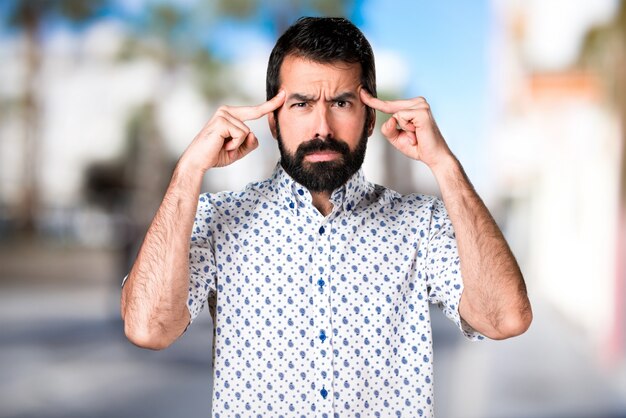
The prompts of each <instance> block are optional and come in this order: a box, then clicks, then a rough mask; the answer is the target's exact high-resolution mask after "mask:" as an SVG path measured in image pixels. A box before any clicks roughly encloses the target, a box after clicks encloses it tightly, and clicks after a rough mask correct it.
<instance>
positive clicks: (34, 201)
mask: <svg viewBox="0 0 626 418" xmlns="http://www.w3.org/2000/svg"><path fill="white" fill-rule="evenodd" d="M106 4H107V1H106V0H90V1H84V0H25V1H16V2H13V3H12V4H11V6H12V7H10V8H9V13H8V16H7V23H8V26H9V27H10V28H13V29H16V30H18V31H19V32H22V33H23V35H24V39H25V45H26V48H25V49H26V53H25V55H24V59H25V61H26V63H25V64H26V65H25V68H26V74H25V80H26V82H25V86H24V92H23V95H22V99H21V103H20V107H21V109H22V115H23V116H22V122H23V135H24V139H23V147H22V150H23V151H22V167H23V173H22V182H23V184H22V196H21V198H20V203H19V207H18V208H17V210H16V212H15V213H16V215H17V229H18V231H19V232H21V233H23V234H25V235H32V234H33V233H34V232H35V220H36V217H37V215H38V213H39V209H40V208H39V199H38V195H39V182H38V171H37V170H38V167H39V162H40V155H39V154H40V153H39V149H40V146H39V144H38V138H39V135H40V132H39V129H38V124H39V120H40V106H39V100H38V94H37V80H38V77H39V74H40V71H41V55H42V48H43V29H44V27H45V25H46V24H49V23H51V22H52V21H66V22H72V23H77V24H81V23H87V22H90V21H91V20H92V19H94V18H96V17H97V16H98V15H99V13H100V11H101V10H102V9H103V8H104V6H105V5H106Z"/></svg>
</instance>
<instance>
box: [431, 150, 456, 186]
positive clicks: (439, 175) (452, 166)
mask: <svg viewBox="0 0 626 418" xmlns="http://www.w3.org/2000/svg"><path fill="white" fill-rule="evenodd" d="M429 167H430V170H431V171H432V172H433V175H434V176H435V178H436V179H437V181H438V182H439V183H441V182H442V181H443V180H444V179H445V178H446V177H447V176H449V175H451V174H453V173H455V172H459V171H460V170H462V169H461V163H460V162H459V160H457V158H456V157H455V156H454V154H452V153H451V152H450V153H446V154H445V155H444V156H442V157H441V158H439V159H438V160H437V162H435V163H432V164H431V165H430V166H429Z"/></svg>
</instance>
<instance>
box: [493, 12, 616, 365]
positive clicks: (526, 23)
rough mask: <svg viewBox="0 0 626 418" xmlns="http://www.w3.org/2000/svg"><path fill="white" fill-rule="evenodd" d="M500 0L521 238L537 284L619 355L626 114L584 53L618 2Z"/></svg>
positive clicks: (510, 192)
mask: <svg viewBox="0 0 626 418" xmlns="http://www.w3.org/2000/svg"><path fill="white" fill-rule="evenodd" d="M493 5H494V13H495V15H496V16H495V22H496V26H495V28H494V31H495V32H496V36H495V37H494V38H496V39H497V42H494V44H493V45H492V46H493V62H492V68H493V73H494V80H495V81H494V86H493V87H494V89H493V93H494V97H495V103H496V106H495V109H494V112H493V115H494V116H493V117H494V122H493V125H492V126H493V131H492V135H491V137H492V145H493V152H494V155H493V158H492V159H491V161H492V162H493V165H492V171H493V178H494V179H495V180H494V182H495V183H496V185H497V188H498V193H497V194H499V195H500V196H501V200H502V203H503V204H504V205H505V206H506V207H507V208H508V209H509V212H508V213H509V214H510V215H509V218H508V220H507V225H508V228H509V230H510V231H511V232H512V235H514V236H515V237H517V238H516V239H515V240H514V242H513V245H514V246H515V247H517V248H516V249H517V253H518V254H519V255H520V257H521V259H522V260H521V261H522V265H524V266H526V268H525V269H526V271H525V274H526V277H527V278H528V283H529V290H530V293H531V295H532V296H533V297H536V298H541V299H542V300H545V301H547V302H549V303H550V305H551V306H553V307H554V308H555V309H556V310H558V312H559V313H560V314H562V315H563V316H564V317H566V318H567V320H568V321H569V323H570V324H571V325H572V326H573V327H575V328H576V329H577V330H578V331H579V334H580V336H581V338H583V339H585V340H586V341H587V342H589V343H590V344H591V346H592V347H593V348H594V350H595V351H596V352H597V354H598V356H597V357H598V360H599V362H605V361H606V362H608V364H611V365H615V364H616V363H618V362H620V361H623V360H624V354H625V347H624V335H623V328H624V324H625V321H624V319H625V312H624V303H625V300H626V292H625V286H624V282H625V277H624V269H623V268H622V265H623V263H624V261H625V260H624V256H623V254H622V251H623V247H622V245H623V244H622V243H623V239H624V234H625V231H624V224H623V216H622V214H623V213H624V208H623V201H622V200H621V196H620V190H621V187H622V184H621V181H622V180H621V172H622V169H623V161H622V148H623V146H624V141H623V137H624V134H623V132H622V127H623V122H624V121H623V120H621V118H620V112H619V109H617V108H616V107H615V106H613V105H612V102H611V98H610V97H608V94H607V91H606V89H604V87H603V83H602V81H603V80H602V78H601V76H600V74H598V73H597V72H594V71H590V70H587V69H583V68H581V67H580V66H578V65H576V63H577V62H578V61H577V56H578V55H579V54H580V51H581V45H582V44H583V40H584V36H585V33H586V32H587V31H588V30H589V28H590V27H593V26H594V25H597V24H601V23H602V22H606V21H608V20H610V18H611V16H612V15H613V14H614V13H615V11H616V9H617V6H618V5H617V3H616V2H614V1H599V2H595V3H594V2H573V3H571V4H570V3H568V2H561V1H556V2H540V1H528V2H524V1H508V2H504V1H494V2H493ZM583 6H584V7H583ZM573 9H576V10H573ZM607 47H609V46H607Z"/></svg>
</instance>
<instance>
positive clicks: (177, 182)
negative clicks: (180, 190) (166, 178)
mask: <svg viewBox="0 0 626 418" xmlns="http://www.w3.org/2000/svg"><path fill="white" fill-rule="evenodd" d="M207 171H208V170H207V169H205V168H203V167H201V166H199V165H197V164H194V163H193V162H192V161H188V160H186V159H184V158H181V159H180V160H178V163H177V164H176V167H174V172H173V173H172V182H171V183H172V185H173V186H183V187H189V186H191V187H192V188H196V187H199V186H200V184H202V178H203V177H204V174H205V173H206V172H207Z"/></svg>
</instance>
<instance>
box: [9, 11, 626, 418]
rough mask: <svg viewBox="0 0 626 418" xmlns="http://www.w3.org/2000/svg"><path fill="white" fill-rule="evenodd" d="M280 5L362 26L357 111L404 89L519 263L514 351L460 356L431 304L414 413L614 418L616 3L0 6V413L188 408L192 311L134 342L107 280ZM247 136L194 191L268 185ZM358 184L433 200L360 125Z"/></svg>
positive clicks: (622, 313) (147, 413) (618, 205)
mask: <svg viewBox="0 0 626 418" xmlns="http://www.w3.org/2000/svg"><path fill="white" fill-rule="evenodd" d="M301 15H332V16H337V15H341V16H346V17H348V18H350V19H351V20H352V21H353V22H354V23H355V24H357V25H358V26H359V27H360V28H361V29H362V30H363V32H364V33H365V35H366V36H367V37H368V39H369V40H370V42H371V43H372V45H373V48H374V52H375V54H376V66H377V71H378V84H379V95H380V96H381V97H383V98H387V99H393V98H407V97H413V96H417V95H421V96H424V97H426V98H427V100H428V101H429V102H430V104H431V107H432V109H433V113H434V116H435V118H436V119H437V122H438V124H439V126H440V128H441V130H442V132H443V134H444V136H445V137H446V139H447V140H448V142H449V144H450V146H451V148H452V150H453V151H454V152H455V153H456V154H457V156H458V157H459V159H460V160H461V162H462V163H463V164H464V166H465V168H466V171H467V173H468V175H469V177H470V178H471V179H472V181H473V182H474V185H475V186H476V188H477V190H478V192H479V193H480V195H481V196H482V197H483V198H484V200H485V202H486V203H487V206H488V207H489V208H490V209H491V211H492V213H493V214H494V216H495V217H496V219H497V221H498V223H499V225H500V226H501V227H502V229H503V231H504V233H505V235H506V237H507V239H508V240H509V242H510V244H511V246H512V248H513V250H514V252H515V254H516V256H517V258H518V260H519V262H520V264H521V267H522V270H523V272H524V275H525V278H526V281H527V285H528V289H529V294H530V297H531V301H532V303H533V308H534V311H535V319H534V323H533V325H532V326H531V329H530V330H529V331H528V332H527V333H526V334H524V335H523V336H521V337H518V338H515V339H512V340H508V341H502V342H491V341H486V342H481V343H469V342H467V341H464V340H463V339H462V338H461V337H460V336H459V335H458V332H457V331H456V330H455V329H454V327H453V326H452V325H451V324H450V323H448V321H446V320H445V319H442V317H441V315H440V314H438V313H437V311H436V310H433V326H434V332H435V370H436V376H435V385H436V389H435V390H436V396H437V402H436V405H437V409H436V410H437V415H438V416H439V417H443V418H446V417H459V418H469V417H476V418H479V417H481V418H496V417H499V418H504V417H509V418H512V417H520V418H521V417H570V418H571V417H580V418H582V417H590V418H597V417H626V335H625V332H624V331H625V327H626V310H625V302H626V269H625V267H626V265H625V257H624V256H625V254H624V251H625V245H626V223H625V221H626V212H625V201H626V163H625V158H624V156H625V152H626V150H625V147H624V144H625V140H626V136H625V130H624V122H625V121H626V2H624V1H619V0H550V1H541V0H526V1H523V0H492V1H489V0H480V1H474V2H462V1H460V0H456V1H454V0H452V1H449V2H445V4H444V2H433V1H425V0H419V1H410V0H404V1H394V2H384V1H383V0H352V1H343V2H340V1H332V0H305V1H290V0H283V1H270V0H230V1H229V0H215V1H201V0H178V1H173V0H172V1H165V0H163V1H158V0H89V1H87V0H2V1H1V2H0V370H1V372H0V417H3V418H8V417H11V418H17V417H21V418H25V417H172V416H184V417H206V416H209V414H210V406H211V399H210V390H211V366H210V359H211V334H212V332H211V328H212V324H211V319H210V315H209V314H208V313H207V312H204V313H203V315H202V316H201V319H199V320H198V321H197V322H196V323H194V326H193V327H191V329H190V330H188V332H187V333H186V334H185V335H184V337H183V338H182V339H181V340H179V341H178V342H177V343H175V344H174V345H173V346H172V347H170V348H169V349H167V350H165V351H162V352H151V351H147V350H141V349H138V348H136V347H134V346H132V345H131V344H130V343H128V342H127V341H126V340H125V338H124V336H123V331H122V323H121V320H120V319H119V295H120V283H121V279H122V278H123V277H124V275H125V274H126V272H127V271H128V269H129V266H130V264H131V263H132V260H133V258H134V257H135V254H136V252H137V248H138V245H139V244H140V242H141V239H142V237H143V235H144V233H145V231H146V229H147V227H148V224H149V222H150V220H151V219H152V216H153V214H154V212H155V210H156V208H157V207H158V204H159V203H160V200H161V198H162V196H163V193H164V190H165V187H166V185H167V183H168V180H169V177H170V174H171V172H172V169H173V166H174V164H175V163H176V160H177V158H178V156H179V155H180V153H181V152H182V151H183V150H184V148H185V147H186V145H187V144H188V143H189V142H190V141H191V139H192V138H193V137H194V136H195V134H196V133H197V132H198V131H199V130H200V128H201V127H202V125H203V124H204V123H205V122H206V121H207V120H208V119H209V117H210V116H211V115H212V113H213V112H214V110H215V109H216V108H217V107H218V106H219V105H221V104H231V105H243V104H258V103H261V102H263V101H264V100H265V84H264V83H265V82H264V80H265V70H266V65H267V59H268V56H269V52H270V50H271V48H272V46H273V44H274V42H275V40H276V38H277V37H278V36H279V35H280V33H282V31H283V30H284V29H285V28H286V27H287V26H289V25H290V24H291V23H293V22H294V21H295V20H296V19H297V17H299V16H301ZM381 116H382V115H379V117H381ZM250 126H251V127H252V129H253V130H254V131H255V132H256V133H257V136H258V137H259V138H260V142H261V144H260V147H259V149H258V150H257V151H256V152H254V153H253V154H251V155H250V156H248V157H247V158H246V159H245V160H242V161H240V162H238V163H235V164H233V165H232V166H230V167H228V168H225V169H220V170H216V171H213V172H211V173H210V174H209V175H207V176H206V181H205V185H204V190H206V191H218V190H224V189H231V190H236V189H240V188H242V187H244V186H245V184H246V183H248V182H250V181H254V180H258V179H262V178H265V177H266V176H267V175H269V174H270V173H271V171H272V169H273V167H274V166H275V164H276V161H277V159H278V151H277V147H276V145H275V143H274V141H273V139H272V138H271V136H270V133H269V129H268V128H267V123H266V121H265V120H260V121H256V122H252V123H250ZM378 126H380V122H379V124H378ZM365 172H366V174H367V175H368V177H369V179H370V180H371V181H374V182H377V183H382V184H385V185H387V186H390V187H392V188H395V189H396V190H398V191H401V192H422V193H429V194H437V193H438V191H437V186H436V184H435V182H434V179H433V178H432V176H431V175H430V173H429V171H428V169H427V168H425V167H424V166H423V165H421V164H419V163H414V162H411V161H409V160H407V159H406V158H405V157H403V156H401V155H400V154H399V153H398V152H396V151H395V150H394V149H393V148H391V147H390V146H388V144H387V142H386V140H385V139H384V138H382V137H381V136H380V133H376V134H375V136H374V137H372V138H371V139H370V142H369V149H368V155H367V157H366V162H365Z"/></svg>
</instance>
